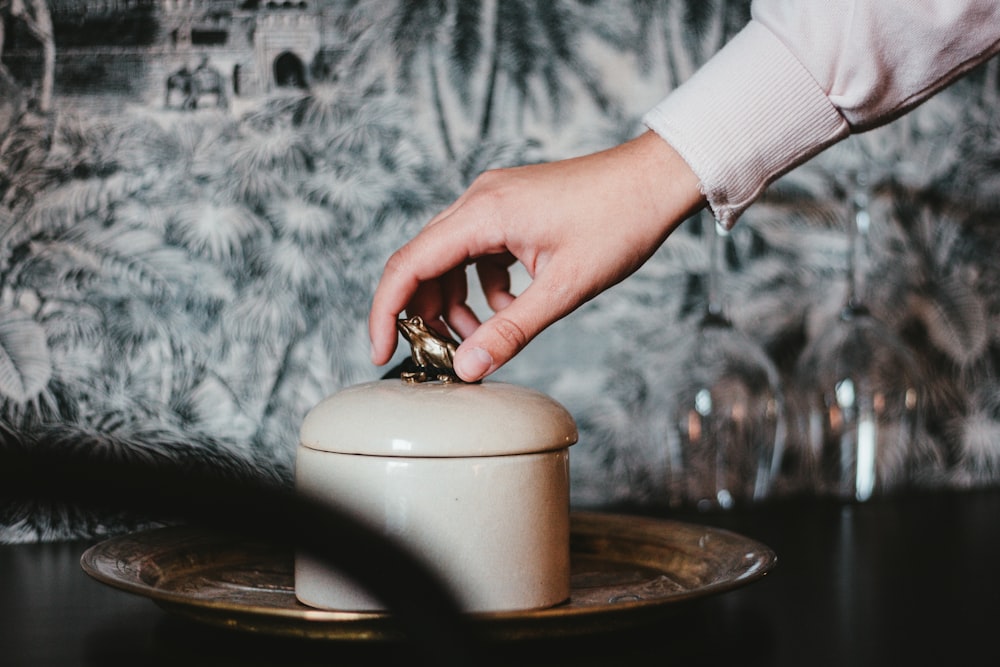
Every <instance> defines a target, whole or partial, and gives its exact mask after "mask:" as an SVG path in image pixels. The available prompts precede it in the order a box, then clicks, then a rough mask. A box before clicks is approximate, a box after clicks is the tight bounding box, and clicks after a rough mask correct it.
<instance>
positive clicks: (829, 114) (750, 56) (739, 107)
mask: <svg viewBox="0 0 1000 667" xmlns="http://www.w3.org/2000/svg"><path fill="white" fill-rule="evenodd" d="M643 122H644V123H645V124H646V126H647V127H649V129H651V130H653V131H654V132H656V133H657V134H658V135H659V136H660V137H662V138H663V139H664V140H665V141H667V143H669V144H670V145H671V146H672V147H673V148H674V150H676V151H677V152H678V153H679V154H680V156H681V157H682V158H684V160H685V161H686V162H687V163H688V165H689V166H690V167H691V169H692V170H693V171H694V173H695V174H696V175H697V176H698V178H699V179H700V181H701V189H702V193H703V194H704V195H705V196H706V197H707V199H708V204H709V206H710V207H711V208H712V211H713V212H714V213H715V216H716V218H717V219H718V220H719V221H720V222H722V223H723V224H724V225H725V226H726V227H732V226H733V224H734V223H735V222H736V220H737V218H738V217H739V216H740V214H741V213H743V211H744V210H746V208H747V207H748V206H749V205H750V204H752V203H753V202H754V200H756V199H757V198H758V197H759V196H760V195H761V193H763V191H764V189H765V188H767V186H768V185H769V184H770V183H771V182H772V181H774V180H775V179H776V178H778V177H779V176H781V175H782V174H783V173H785V172H787V171H788V170H790V169H792V168H793V167H796V166H798V165H800V164H802V163H803V162H805V161H806V160H808V159H809V158H811V157H812V156H814V155H816V154H817V153H819V152H820V151H822V150H823V149H824V148H826V147H827V146H829V145H831V144H833V143H836V142H837V141H840V140H841V139H843V138H845V137H846V136H847V135H848V134H849V129H848V125H847V122H846V121H845V120H844V118H843V116H841V114H840V112H839V111H838V110H837V109H836V107H834V105H833V104H832V103H831V102H830V100H829V99H828V98H827V95H826V93H825V91H823V90H822V89H821V88H820V87H819V85H818V84H817V83H816V80H815V79H814V78H813V77H812V76H811V75H810V74H809V72H808V71H807V70H806V69H805V68H804V67H803V66H802V64H801V63H800V62H799V61H798V59H797V58H795V56H794V55H793V54H792V53H791V52H790V51H789V50H788V49H787V48H786V47H785V46H784V45H783V44H782V43H781V41H780V40H779V39H778V38H777V37H776V36H775V35H774V34H773V33H772V32H771V31H770V30H768V29H767V28H766V27H765V26H763V25H762V24H760V23H758V22H756V21H751V22H750V23H749V24H748V25H747V26H746V28H744V29H743V30H742V31H741V32H740V33H739V34H738V35H736V37H734V38H733V39H732V40H731V41H730V42H729V43H728V44H727V45H726V46H725V47H724V48H723V49H722V50H721V51H719V53H717V54H716V55H715V56H714V57H713V58H712V59H711V60H709V62H707V63H706V64H705V65H704V66H703V67H702V68H701V69H699V70H698V71H697V72H696V73H695V74H694V76H692V77H691V78H690V79H689V80H688V81H686V82H685V83H684V84H682V85H681V86H679V87H678V88H677V89H675V90H674V91H673V92H672V93H671V94H670V95H669V96H668V97H667V98H666V99H664V100H663V101H662V102H660V103H659V104H658V105H657V106H656V107H654V108H653V109H651V110H650V111H649V112H648V113H647V114H646V115H645V117H644V118H643Z"/></svg>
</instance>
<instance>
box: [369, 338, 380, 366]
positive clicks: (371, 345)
mask: <svg viewBox="0 0 1000 667" xmlns="http://www.w3.org/2000/svg"><path fill="white" fill-rule="evenodd" d="M368 356H369V358H371V360H372V363H373V364H378V361H376V358H375V342H374V341H369V342H368Z"/></svg>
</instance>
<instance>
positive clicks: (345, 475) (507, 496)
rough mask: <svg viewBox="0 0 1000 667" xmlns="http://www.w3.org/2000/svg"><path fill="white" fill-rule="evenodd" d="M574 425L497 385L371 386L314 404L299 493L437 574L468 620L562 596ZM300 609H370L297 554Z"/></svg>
mask: <svg viewBox="0 0 1000 667" xmlns="http://www.w3.org/2000/svg"><path fill="white" fill-rule="evenodd" d="M576 440H577V429H576V425H575V423H574V421H573V419H572V417H571V416H570V414H569V413H568V412H567V411H566V409H565V408H564V407H562V406H561V405H560V404H559V403H557V402H556V401H555V400H553V399H552V398H550V397H548V396H546V395H545V394H542V393H541V392H538V391H535V390H533V389H529V388H526V387H520V386H517V385H512V384H507V383H502V382H483V383H479V384H464V383H461V382H450V383H445V382H437V381H434V382H405V381H403V380H395V379H390V380H379V381H375V382H369V383H365V384H360V385H356V386H353V387H349V388H347V389H344V390H342V391H340V392H338V393H336V394H334V395H332V396H330V397H328V398H327V399H325V400H323V401H322V402H320V403H319V404H318V405H316V406H315V407H314V408H313V409H312V410H311V411H310V412H309V414H308V415H307V416H306V419H305V420H304V422H303V424H302V428H301V433H300V443H299V446H298V450H297V454H296V463H295V485H296V489H297V490H298V491H299V492H301V493H304V494H307V495H309V496H310V497H313V498H316V499H319V500H323V499H327V500H329V501H332V502H334V503H336V504H337V505H338V506H339V507H343V508H346V509H348V510H350V511H353V512H355V513H356V514H357V515H359V516H360V517H361V518H362V519H364V520H366V521H367V522H368V523H369V524H370V525H372V526H373V527H375V528H376V529H378V530H382V531H384V532H385V534H387V535H389V536H391V537H393V538H396V539H399V540H401V541H402V542H403V544H405V545H407V546H409V547H411V548H412V549H413V550H414V551H415V552H416V553H417V554H418V555H419V556H422V557H423V558H424V559H425V560H426V561H427V562H428V563H429V564H430V565H431V566H432V567H435V568H437V569H438V571H439V572H440V573H441V575H442V576H443V577H444V579H445V581H447V582H449V583H450V584H451V585H452V588H453V590H454V592H455V593H456V594H457V595H458V597H459V601H460V602H461V604H462V605H463V606H464V608H465V609H466V610H467V611H470V612H498V611H514V610H526V609H540V608H545V607H550V606H553V605H556V604H559V603H560V602H563V601H564V600H566V599H567V598H568V596H569V446H570V445H572V444H573V443H575V442H576ZM295 593H296V596H297V597H298V599H299V600H300V601H301V602H302V603H304V604H306V605H309V606H312V607H318V608H322V609H338V610H351V611H376V610H380V605H379V603H378V602H377V601H376V600H374V599H373V598H371V597H370V596H369V595H368V594H367V593H366V592H365V591H363V590H361V589H359V588H358V587H357V586H356V585H355V584H354V583H353V582H351V581H350V580H348V579H346V578H344V577H341V576H340V575H339V574H338V573H337V572H336V571H335V570H333V569H331V568H330V567H329V566H327V565H325V564H324V563H322V562H318V561H316V560H314V559H313V558H311V557H310V556H308V555H306V554H297V555H296V559H295Z"/></svg>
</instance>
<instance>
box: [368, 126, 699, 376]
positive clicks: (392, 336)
mask: <svg viewBox="0 0 1000 667" xmlns="http://www.w3.org/2000/svg"><path fill="white" fill-rule="evenodd" d="M703 204H704V197H703V196H702V195H701V193H700V191H699V188H698V178H697V177H696V176H695V174H694V173H693V172H692V171H691V170H690V168H689V167H688V166H687V163H685V162H684V160H683V159H682V158H681V157H680V156H679V155H678V154H677V153H676V152H675V151H674V150H673V149H672V148H671V147H670V146H669V145H668V144H667V143H666V142H665V141H663V140H662V139H661V138H660V137H658V136H657V135H655V134H653V133H652V132H646V133H645V134H643V135H641V136H640V137H638V138H636V139H633V140H632V141H629V142H627V143H625V144H622V145H620V146H617V147H615V148H611V149H608V150H606V151H602V152H599V153H594V154H592V155H588V156H584V157H579V158H573V159H569V160H562V161H559V162H552V163H547V164H539V165H530V166H524V167H514V168H510V169H497V170H493V171H488V172H486V173H484V174H483V175H481V176H480V177H479V178H477V179H476V180H475V182H473V183H472V185H471V186H470V187H469V189H468V190H466V192H465V193H464V194H462V196H460V197H459V198H458V199H457V200H456V201H455V202H454V203H453V204H452V205H451V206H449V207H448V208H446V209H445V210H444V211H442V212H441V213H440V214H438V215H437V216H435V217H434V218H433V219H432V220H431V221H430V222H429V223H428V224H427V226H426V227H425V228H424V229H423V230H422V231H421V232H420V233H419V234H418V235H417V236H416V237H414V238H413V239H412V240H411V241H410V242H409V243H407V244H406V245H404V246H403V247H402V248H400V249H399V250H398V251H396V252H395V253H394V254H393V255H392V257H390V258H389V261H388V262H387V263H386V266H385V270H384V272H383V274H382V278H381V280H380V281H379V284H378V287H377V288H376V290H375V296H374V299H373V301H372V307H371V312H370V314H369V318H368V328H369V335H370V336H371V342H372V361H373V362H374V363H376V364H378V365H382V364H385V363H387V362H388V361H389V359H390V358H391V357H392V354H393V352H394V351H395V348H396V340H397V330H396V319H397V318H398V317H399V314H400V313H401V312H403V311H404V310H405V311H406V312H407V314H409V315H420V316H421V317H423V319H424V321H425V322H426V323H427V324H428V325H429V326H432V327H434V328H436V329H438V330H439V331H440V332H442V333H443V332H445V331H446V330H447V328H449V327H450V328H451V330H453V331H454V332H456V333H457V334H458V335H459V336H460V337H461V338H462V339H463V340H462V343H461V345H459V347H458V350H457V351H456V353H455V372H456V373H457V374H458V376H459V377H460V378H462V379H463V380H466V381H475V380H479V379H481V378H482V377H484V376H486V375H488V374H490V373H492V372H493V371H495V370H496V369H498V368H499V367H500V366H502V365H503V364H505V363H507V362H508V361H509V360H510V359H512V358H513V357H514V356H515V355H516V354H517V353H518V352H520V351H521V350H522V349H523V348H524V347H525V345H527V344H528V342H530V341H531V340H532V339H533V338H534V337H535V336H537V335H538V334H539V333H541V332H542V330H544V329H545V328H546V327H547V326H549V325H550V324H552V323H553V322H555V321H556V320H558V319H560V318H562V317H565V316H566V315H568V314H569V313H571V312H572V311H573V310H575V309H576V308H578V307H579V306H580V305H582V304H583V303H585V302H586V301H588V300H590V299H592V298H593V297H595V296H597V295H598V294H599V293H601V292H603V291H604V290H606V289H607V288H609V287H611V286H612V285H615V284H616V283H618V282H620V281H621V280H623V279H624V278H626V277H627V276H629V275H631V274H632V273H633V272H634V271H635V270H636V269H638V268H639V267H640V266H641V265H642V264H643V263H644V262H645V261H646V260H647V259H649V257H650V256H651V255H652V254H653V253H654V252H655V251H656V249H657V248H658V247H659V246H660V244H662V243H663V241H664V240H665V239H666V238H667V236H668V235H669V234H670V233H671V232H672V231H673V230H674V228H676V226H677V225H678V224H680V223H681V222H682V221H683V220H684V219H686V218H687V217H688V216H690V215H691V214H692V213H694V212H695V211H696V210H697V209H698V208H700V207H701V206H702V205H703ZM515 261H518V262H520V263H521V264H523V265H524V267H525V268H526V269H527V272H528V274H529V275H530V276H531V278H532V282H531V284H530V285H529V286H528V287H527V288H526V289H525V290H524V291H523V292H522V293H521V294H520V295H518V296H515V295H514V294H512V293H511V283H510V273H509V267H510V266H511V265H512V264H513V263H514V262H515ZM470 264H474V265H475V267H476V271H477V273H478V276H479V282H480V285H481V287H482V289H483V293H484V295H485V297H486V302H487V304H488V305H489V306H490V308H492V309H493V311H494V315H493V316H492V317H490V318H489V319H487V320H486V321H485V322H482V323H480V321H479V318H478V317H477V316H476V314H475V313H474V312H473V311H472V309H471V308H470V307H469V305H468V303H467V298H468V284H467V281H466V273H465V270H466V267H467V266H468V265H470Z"/></svg>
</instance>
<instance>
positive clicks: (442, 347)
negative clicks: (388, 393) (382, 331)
mask: <svg viewBox="0 0 1000 667" xmlns="http://www.w3.org/2000/svg"><path fill="white" fill-rule="evenodd" d="M396 328H397V329H399V332H400V333H401V334H403V338H405V339H406V341H407V342H408V343H409V344H410V356H411V357H412V359H413V363H414V364H416V365H417V370H416V371H411V372H404V373H402V375H401V377H402V378H403V381H404V382H409V383H411V384H415V383H417V382H426V381H427V380H428V379H430V378H431V377H434V378H436V379H438V380H440V381H441V382H455V381H458V380H459V378H458V376H457V375H455V366H454V362H455V350H456V349H457V348H458V343H456V342H455V341H453V340H451V339H450V338H448V337H446V336H442V335H441V334H439V333H437V332H436V331H434V330H432V329H431V328H430V327H428V326H427V325H426V324H424V320H423V319H422V318H421V317H420V316H419V315H414V316H413V317H410V318H406V319H399V320H397V321H396Z"/></svg>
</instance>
